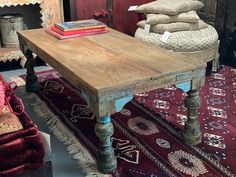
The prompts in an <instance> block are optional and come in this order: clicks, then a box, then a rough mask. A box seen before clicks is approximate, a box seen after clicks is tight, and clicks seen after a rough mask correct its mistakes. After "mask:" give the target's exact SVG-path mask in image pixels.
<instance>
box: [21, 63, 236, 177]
mask: <svg viewBox="0 0 236 177" xmlns="http://www.w3.org/2000/svg"><path fill="white" fill-rule="evenodd" d="M37 76H38V80H39V82H40V87H41V89H40V92H39V93H38V96H39V97H40V99H41V100H43V101H44V103H43V104H47V105H48V107H49V108H50V110H51V111H53V113H54V114H55V115H56V116H57V117H58V118H59V119H60V122H61V124H63V126H64V127H66V130H67V131H66V132H67V133H68V134H69V133H70V136H74V137H75V139H76V140H75V141H78V143H77V142H76V143H74V142H73V143H68V139H66V138H65V137H66V134H65V133H64V134H63V135H58V137H59V139H60V140H61V141H62V142H64V144H66V145H68V147H69V148H68V149H69V151H70V153H71V154H72V155H74V157H75V156H76V154H78V153H80V154H81V151H82V150H80V148H84V149H86V152H84V154H85V153H89V154H90V155H91V157H92V158H93V159H95V158H96V152H97V150H98V138H97V137H96V135H95V133H94V124H95V122H96V118H95V116H94V114H93V113H92V112H90V110H89V109H88V106H87V104H86V102H85V101H84V99H83V97H82V96H81V95H80V92H79V91H78V90H76V89H74V88H73V87H72V86H71V85H70V84H69V83H68V82H67V81H66V80H64V79H63V77H62V76H61V75H60V74H59V73H57V72H56V71H55V70H49V71H44V72H39V73H37ZM22 78H25V75H24V76H22ZM200 94H201V99H202V106H201V108H200V109H199V122H200V126H201V130H202V136H203V141H202V143H201V144H199V145H197V146H187V145H185V144H183V143H182V142H181V139H180V132H181V131H182V130H183V127H184V123H185V120H186V114H187V113H186V108H185V107H184V98H185V96H186V94H185V93H184V92H183V91H181V90H179V89H177V88H175V87H166V88H162V89H157V90H153V91H150V92H145V93H141V94H138V95H136V96H135V97H134V99H133V100H132V101H131V102H130V103H128V104H127V105H126V106H125V107H124V109H123V110H122V111H121V112H120V113H116V114H114V115H112V122H113V125H114V134H113V136H112V141H113V146H114V149H115V153H116V157H117V159H118V169H117V170H116V171H115V172H114V173H113V174H112V175H113V176H120V177H144V176H148V177H159V176H187V177H188V176H189V177H197V176H204V177H208V176H209V177H210V176H211V177H213V176H235V174H236V158H235V157H236V112H235V111H236V109H235V107H236V70H235V69H233V68H230V67H228V66H223V67H222V68H221V69H220V70H219V71H218V72H217V73H212V74H211V75H209V76H207V77H206V82H205V86H204V87H203V88H202V89H201V92H200ZM43 104H41V106H42V105H43ZM39 114H40V113H39ZM41 114H43V112H42V111H41ZM51 117H52V116H48V117H47V118H45V120H46V121H47V122H48V124H51V123H52V122H53V121H50V120H52V119H51ZM54 128H55V126H54V127H53V128H51V129H52V131H53V129H54ZM54 133H55V134H60V130H59V132H58V131H54ZM63 137H64V138H63ZM76 144H77V145H76ZM74 146H76V147H74ZM77 146H78V147H77ZM78 159H79V158H78ZM80 160H81V159H80ZM81 164H83V163H82V162H81ZM84 167H85V168H86V173H87V174H89V175H90V176H92V172H91V171H92V169H94V168H92V165H88V163H87V165H85V166H84ZM90 167H91V169H90ZM96 175H98V176H99V175H100V174H99V173H97V172H96V174H95V173H94V176H96Z"/></svg>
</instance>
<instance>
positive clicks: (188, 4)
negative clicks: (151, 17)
mask: <svg viewBox="0 0 236 177" xmlns="http://www.w3.org/2000/svg"><path fill="white" fill-rule="evenodd" d="M203 6H204V4H203V3H202V2H200V1H197V0H156V1H153V2H150V3H147V4H142V5H140V6H138V7H137V8H136V9H135V11H136V12H140V13H154V14H168V15H176V14H178V13H181V12H188V11H191V10H198V9H201V8H202V7H203Z"/></svg>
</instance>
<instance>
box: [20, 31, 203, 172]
mask: <svg viewBox="0 0 236 177" xmlns="http://www.w3.org/2000/svg"><path fill="white" fill-rule="evenodd" d="M19 41H20V47H21V50H22V52H23V53H24V54H25V56H26V58H27V63H26V68H27V78H26V79H27V80H26V90H27V91H29V92H32V91H38V90H39V84H38V82H37V77H36V75H35V72H34V68H33V67H34V58H33V57H32V52H34V53H35V54H36V55H37V56H38V57H40V58H41V59H43V60H44V61H45V62H47V63H48V64H49V65H51V66H52V67H53V68H54V69H55V70H57V71H58V72H59V73H60V74H62V75H63V77H64V78H65V79H67V81H69V82H70V83H71V84H72V85H74V86H75V87H76V88H78V89H80V91H81V93H83V95H84V98H85V99H86V101H87V103H88V105H89V107H90V109H91V111H93V112H94V113H95V114H96V116H97V123H96V125H95V132H96V135H97V136H98V137H99V139H100V146H99V152H98V154H97V166H98V169H99V170H100V171H101V172H103V173H109V172H112V171H113V170H114V169H116V168H117V161H116V158H115V155H114V149H113V148H112V142H111V136H112V132H113V126H112V123H111V119H110V116H111V115H112V114H114V113H116V112H119V111H121V109H122V108H123V106H124V105H125V104H126V103H127V102H129V101H130V100H131V99H132V98H133V95H135V94H137V93H141V92H146V91H150V90H153V89H157V88H161V87H166V86H170V85H174V84H178V83H182V82H189V83H190V84H191V88H190V90H189V91H188V92H187V93H188V96H187V97H186V100H185V105H186V107H187V109H188V115H187V117H188V119H187V121H186V123H185V128H184V131H183V133H182V138H183V141H184V142H185V143H187V144H190V145H194V144H198V143H200V142H201V132H200V126H199V123H198V109H199V107H200V105H201V102H200V98H199V89H200V88H201V86H203V84H204V77H205V67H206V64H205V63H203V62H201V61H198V60H196V59H194V58H189V57H185V56H181V55H177V54H174V53H172V52H169V51H166V50H164V49H161V48H158V47H154V46H152V45H150V44H146V43H144V42H141V41H139V40H137V39H135V38H133V37H130V36H127V35H125V34H122V33H120V32H117V31H115V30H112V29H110V31H109V33H106V34H101V35H95V36H87V37H81V38H76V39H68V40H58V39H56V38H54V37H53V36H51V35H49V34H47V33H46V32H45V31H44V29H36V30H25V31H21V32H19Z"/></svg>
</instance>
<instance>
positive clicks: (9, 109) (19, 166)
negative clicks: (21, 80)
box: [0, 75, 44, 177]
mask: <svg viewBox="0 0 236 177" xmlns="http://www.w3.org/2000/svg"><path fill="white" fill-rule="evenodd" d="M13 91H14V89H13V88H12V86H11V84H8V83H7V82H6V81H5V80H4V79H3V77H2V76H1V75H0V99H1V100H0V176H1V177H10V176H14V175H17V174H20V173H22V172H23V171H24V170H26V169H34V168H39V167H41V166H42V165H43V163H44V147H43V143H42V139H41V137H40V135H39V132H38V128H37V126H36V125H35V124H34V123H33V122H32V120H31V118H30V117H29V116H28V115H27V114H26V113H25V111H24V106H23V103H22V102H21V100H20V99H19V98H18V97H17V96H15V94H14V92H13Z"/></svg>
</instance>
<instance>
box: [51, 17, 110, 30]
mask: <svg viewBox="0 0 236 177" xmlns="http://www.w3.org/2000/svg"><path fill="white" fill-rule="evenodd" d="M54 26H55V27H56V28H59V29H61V30H62V31H71V30H82V29H95V28H105V27H107V25H106V24H104V23H103V22H100V21H98V20H95V19H88V20H79V21H69V22H62V23H55V24H54Z"/></svg>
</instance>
